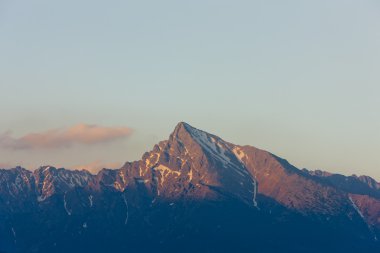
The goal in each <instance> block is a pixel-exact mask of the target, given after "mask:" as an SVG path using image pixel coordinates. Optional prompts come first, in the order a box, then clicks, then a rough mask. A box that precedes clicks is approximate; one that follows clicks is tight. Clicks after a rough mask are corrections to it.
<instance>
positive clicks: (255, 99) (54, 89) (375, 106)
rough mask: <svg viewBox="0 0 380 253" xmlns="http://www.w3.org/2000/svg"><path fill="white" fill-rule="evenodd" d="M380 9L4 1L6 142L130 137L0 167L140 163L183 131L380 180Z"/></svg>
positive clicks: (17, 157) (2, 158) (378, 5)
mask: <svg viewBox="0 0 380 253" xmlns="http://www.w3.org/2000/svg"><path fill="white" fill-rule="evenodd" d="M379 13H380V2H379V1H377V0H372V1H371V0H362V1H357V0H356V1H352V0H329V1H324V0H319V1H301V0H300V1H236V0H235V1H224V0H218V1H207V0H202V1H94V0H92V1H71V0H67V1H51V0H43V1H14V0H12V1H10V0H9V1H7V0H5V1H4V0H0V108H1V110H0V133H2V132H6V131H8V130H11V131H12V136H13V137H14V138H17V137H20V136H23V135H26V134H28V133H31V132H42V131H46V130H49V129H55V128H62V127H70V126H73V125H76V124H78V123H87V124H96V125H100V126H111V127H112V126H127V127H130V128H132V129H133V130H134V132H133V134H132V135H131V136H130V137H129V138H127V139H122V140H120V141H116V142H109V143H106V144H104V145H103V144H102V145H100V144H97V145H92V146H80V145H77V146H73V147H70V148H63V149H62V148H61V149H51V150H39V149H34V150H10V149H7V148H5V147H0V164H11V165H15V164H22V165H24V166H27V167H29V168H31V169H33V168H35V167H36V166H38V165H41V164H53V165H54V164H56V165H59V166H68V167H70V166H75V165H78V164H87V163H91V162H93V161H95V160H99V161H102V162H106V163H108V162H116V163H122V162H124V161H127V160H134V159H138V158H139V157H140V156H141V155H142V153H143V152H144V151H147V150H149V149H150V148H151V147H152V146H153V144H154V143H156V142H158V141H159V140H162V139H166V138H167V137H168V135H169V133H170V132H171V131H172V130H173V128H174V126H175V124H176V123H177V122H179V121H186V122H188V123H190V124H192V125H193V126H195V127H198V128H201V129H204V130H206V131H209V132H212V133H215V134H217V135H219V136H221V137H222V138H224V139H226V140H228V141H231V142H234V143H238V144H250V145H253V146H256V147H259V148H263V149H266V150H269V151H271V152H273V153H275V154H277V155H279V156H282V157H284V158H286V159H288V160H289V161H290V162H291V163H293V164H295V165H296V166H298V167H300V168H302V167H307V168H310V169H325V170H329V171H334V172H341V173H344V174H352V173H357V174H369V175H371V176H374V177H375V178H377V179H380V155H379V151H380V99H379V94H380V71H379V66H380V15H379Z"/></svg>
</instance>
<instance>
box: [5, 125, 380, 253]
mask: <svg viewBox="0 0 380 253" xmlns="http://www.w3.org/2000/svg"><path fill="white" fill-rule="evenodd" d="M379 189H380V187H379V184H378V183H377V182H376V181H375V180H373V179H372V178H370V177H365V176H361V177H357V176H351V177H345V176H342V175H336V174H331V173H328V172H323V171H309V170H306V169H303V170H299V169H297V168H296V167H294V166H292V165H291V164H289V163H288V162H287V161H286V160H284V159H282V158H279V157H277V156H275V155H273V154H271V153H269V152H267V151H263V150H260V149H257V148H255V147H252V146H239V145H235V144H232V143H229V142H226V141H224V140H222V139H221V138H219V137H217V136H215V135H212V134H209V133H207V132H204V131H202V130H199V129H196V128H194V127H192V126H190V125H189V124H186V123H183V122H181V123H179V124H178V125H177V126H176V127H175V129H174V131H173V133H172V134H171V135H170V137H169V139H168V140H165V141H162V142H160V143H158V144H157V145H155V146H154V147H153V149H152V150H151V151H149V152H146V153H145V154H144V155H143V156H142V158H141V160H139V161H134V162H127V163H125V164H124V166H122V167H121V168H120V169H117V170H111V169H103V170H101V171H100V172H99V173H98V174H97V175H93V174H90V173H89V172H87V171H84V170H83V171H71V170H66V169H63V168H60V169H57V168H55V167H52V166H43V167H40V168H39V169H37V170H35V171H33V172H31V171H28V170H25V169H23V168H20V167H18V168H14V169H11V170H0V252H107V251H108V252H114V251H126V252H145V251H149V252H150V251H152V250H155V251H157V250H158V251H159V252H194V251H195V252H231V251H238V252H338V251H339V252H379V249H380V246H379V242H378V241H377V238H378V237H379V236H380V232H379V231H380V207H379V206H380V190H379ZM205 238H206V239H205Z"/></svg>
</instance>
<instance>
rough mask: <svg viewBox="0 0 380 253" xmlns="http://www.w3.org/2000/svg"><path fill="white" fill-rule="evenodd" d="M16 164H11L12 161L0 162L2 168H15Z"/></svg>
mask: <svg viewBox="0 0 380 253" xmlns="http://www.w3.org/2000/svg"><path fill="white" fill-rule="evenodd" d="M13 167H14V166H13V165H11V164H10V163H1V162H0V169H9V168H13Z"/></svg>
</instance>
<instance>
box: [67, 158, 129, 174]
mask: <svg viewBox="0 0 380 253" xmlns="http://www.w3.org/2000/svg"><path fill="white" fill-rule="evenodd" d="M122 165H123V164H122V163H117V162H114V163H104V162H102V161H100V160H97V161H94V162H91V163H89V164H84V165H75V166H72V168H73V169H77V170H83V169H84V170H88V171H89V172H91V173H93V174H96V173H98V172H99V171H100V170H101V169H103V168H107V169H118V168H120V167H121V166H122Z"/></svg>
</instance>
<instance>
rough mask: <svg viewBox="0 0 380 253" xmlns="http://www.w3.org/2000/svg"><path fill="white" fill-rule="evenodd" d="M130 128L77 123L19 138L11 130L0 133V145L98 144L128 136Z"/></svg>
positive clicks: (27, 147)
mask: <svg viewBox="0 0 380 253" xmlns="http://www.w3.org/2000/svg"><path fill="white" fill-rule="evenodd" d="M131 133H132V130H131V129H130V128H128V127H102V126H97V125H88V124H78V125H75V126H72V127H68V128H63V129H51V130H47V131H45V132H40V133H30V134H26V135H24V136H22V137H20V138H14V137H12V136H11V132H9V131H8V132H6V133H4V134H0V146H2V147H5V148H9V149H38V148H39V149H44V148H45V149H47V148H62V147H70V146H72V145H74V144H84V145H91V144H98V143H106V142H111V141H114V140H117V139H120V138H125V137H128V136H129V135H130V134H131Z"/></svg>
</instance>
